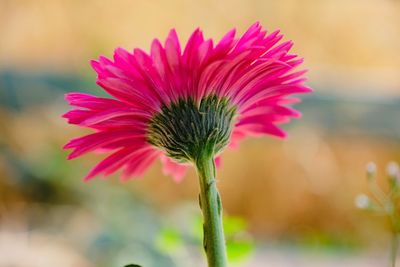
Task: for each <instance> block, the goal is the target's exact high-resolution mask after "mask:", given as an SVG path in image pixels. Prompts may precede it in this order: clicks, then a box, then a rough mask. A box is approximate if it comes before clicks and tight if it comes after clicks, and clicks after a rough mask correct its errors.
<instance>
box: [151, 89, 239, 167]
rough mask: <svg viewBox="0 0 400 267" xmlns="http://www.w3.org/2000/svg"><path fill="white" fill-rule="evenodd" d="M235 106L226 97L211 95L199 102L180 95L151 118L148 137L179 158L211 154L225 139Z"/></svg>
mask: <svg viewBox="0 0 400 267" xmlns="http://www.w3.org/2000/svg"><path fill="white" fill-rule="evenodd" d="M235 113H236V108H235V107H234V106H232V105H231V104H230V103H229V101H228V99H226V98H218V97H217V96H215V95H210V96H207V97H205V98H203V99H202V100H201V101H200V104H197V103H196V102H195V101H194V100H193V99H191V98H189V99H180V100H178V101H177V102H176V103H172V104H170V105H169V106H166V105H165V106H163V107H162V108H161V112H159V113H157V114H156V115H154V116H153V118H152V119H151V120H150V123H149V127H148V129H147V141H148V142H149V143H150V144H152V145H154V146H156V147H158V148H161V149H163V150H164V151H165V152H166V154H167V156H169V157H171V158H173V159H175V160H177V161H179V162H186V161H195V160H196V159H197V157H198V156H199V155H200V154H204V153H208V154H209V156H214V155H216V154H217V153H219V152H220V151H221V150H222V149H223V148H224V147H225V146H226V145H227V144H228V143H229V139H230V135H231V132H232V129H233V121H234V116H235Z"/></svg>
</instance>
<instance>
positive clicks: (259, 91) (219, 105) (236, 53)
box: [64, 23, 310, 180]
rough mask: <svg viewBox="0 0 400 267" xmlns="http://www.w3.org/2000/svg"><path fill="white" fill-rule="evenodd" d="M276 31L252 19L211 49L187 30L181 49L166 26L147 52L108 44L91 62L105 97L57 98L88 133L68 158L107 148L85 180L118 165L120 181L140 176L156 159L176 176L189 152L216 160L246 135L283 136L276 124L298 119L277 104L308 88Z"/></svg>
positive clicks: (74, 142)
mask: <svg viewBox="0 0 400 267" xmlns="http://www.w3.org/2000/svg"><path fill="white" fill-rule="evenodd" d="M282 37H283V36H282V35H281V34H280V33H279V31H275V32H273V33H270V34H267V33H266V31H264V30H263V29H262V27H261V26H260V24H259V23H256V24H254V25H252V26H251V27H250V28H249V29H248V30H247V31H246V32H245V33H244V34H243V36H241V37H240V38H235V30H231V31H229V32H228V33H227V34H226V35H225V36H224V37H223V38H222V39H221V40H220V41H219V42H218V43H217V44H216V45H214V44H213V41H212V40H211V39H207V40H205V39H204V37H203V34H202V32H201V31H200V30H199V29H197V30H195V31H194V32H193V34H192V35H191V37H190V38H189V40H188V42H187V44H186V46H185V47H184V49H183V50H182V49H181V46H180V42H179V40H178V37H177V34H176V31H175V30H171V31H170V33H169V35H168V37H167V39H166V41H165V43H164V45H162V44H161V43H160V41H159V40H158V39H155V40H154V41H153V43H152V45H151V49H150V53H146V52H144V51H143V50H140V49H134V50H133V52H129V51H126V50H124V49H122V48H117V49H116V50H115V52H114V58H113V60H110V59H108V58H106V57H100V58H99V59H98V60H93V61H91V65H92V67H93V68H94V70H95V71H96V72H97V74H98V78H97V84H98V85H100V86H101V87H102V88H103V89H104V90H105V91H106V92H107V93H108V94H110V95H111V96H112V98H102V97H97V96H94V95H89V94H83V93H69V94H67V95H66V99H67V101H68V102H69V103H70V105H72V106H77V107H78V108H77V109H73V110H71V111H69V112H67V113H66V114H64V117H65V118H67V119H68V122H69V123H71V124H76V125H79V126H82V127H88V128H92V129H94V130H95V133H93V134H90V135H86V136H84V137H80V138H77V139H73V140H71V141H70V142H69V143H68V144H66V145H65V148H67V149H73V152H72V153H71V154H70V155H69V157H68V158H69V159H73V158H76V157H78V156H81V155H83V154H85V153H87V152H91V151H109V152H111V155H109V156H108V157H107V158H105V159H104V160H103V161H101V162H100V163H99V164H98V165H97V166H96V167H95V168H94V169H93V170H92V171H91V172H90V173H89V174H88V175H87V176H86V180H88V179H91V178H93V177H94V176H96V175H99V174H103V175H109V174H112V173H114V172H115V171H117V170H119V169H123V174H122V176H121V177H122V179H127V178H129V177H135V176H140V175H142V174H143V172H144V171H145V170H146V169H147V168H148V167H149V166H150V165H151V164H152V163H153V162H154V161H155V160H156V159H158V158H159V159H161V161H162V163H163V166H164V169H163V170H164V173H165V174H170V175H172V176H174V177H175V179H176V180H180V179H181V178H182V177H183V175H184V174H185V172H186V169H187V166H188V164H187V163H189V162H193V161H194V160H196V157H197V156H198V154H199V150H202V149H203V150H204V149H206V148H207V149H211V151H210V153H211V154H212V155H213V156H217V155H218V154H219V153H220V152H221V151H222V150H223V149H224V147H225V146H227V145H230V146H235V145H236V144H237V142H238V141H239V140H241V139H242V138H244V137H246V136H259V135H265V134H266V135H273V136H277V137H282V138H283V137H285V132H284V131H282V130H281V129H280V128H279V127H278V126H277V125H278V124H280V123H284V122H288V121H289V119H290V118H292V117H294V118H296V117H299V116H300V113H299V112H297V111H295V110H294V109H292V108H290V107H288V106H287V104H291V103H294V102H297V101H298V99H296V98H291V95H292V94H296V93H306V92H310V88H308V87H307V86H305V85H304V84H303V82H304V81H305V77H304V76H303V74H304V73H305V70H300V71H294V69H295V68H296V67H297V66H298V65H299V64H301V63H302V61H303V59H301V58H298V57H297V56H296V55H292V54H289V50H290V48H291V47H292V44H293V43H292V42H291V41H286V42H283V43H279V42H280V40H281V39H282ZM210 146H211V147H212V148H209V147H210Z"/></svg>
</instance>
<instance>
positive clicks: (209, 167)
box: [195, 155, 227, 267]
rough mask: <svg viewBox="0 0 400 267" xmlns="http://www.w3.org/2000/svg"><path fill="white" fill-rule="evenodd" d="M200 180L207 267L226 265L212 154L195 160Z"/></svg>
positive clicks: (220, 210) (220, 206)
mask: <svg viewBox="0 0 400 267" xmlns="http://www.w3.org/2000/svg"><path fill="white" fill-rule="evenodd" d="M195 164H196V167H197V173H198V175H199V180H200V189H201V191H200V207H201V209H202V211H203V217H204V224H203V230H204V239H203V245H204V250H205V252H206V254H207V261H208V266H209V267H226V266H227V256H226V246H225V237H224V229H223V225H222V205H221V198H220V196H219V193H218V190H217V185H216V180H215V164H214V160H213V157H212V156H207V155H200V156H199V157H198V158H197V160H196V162H195Z"/></svg>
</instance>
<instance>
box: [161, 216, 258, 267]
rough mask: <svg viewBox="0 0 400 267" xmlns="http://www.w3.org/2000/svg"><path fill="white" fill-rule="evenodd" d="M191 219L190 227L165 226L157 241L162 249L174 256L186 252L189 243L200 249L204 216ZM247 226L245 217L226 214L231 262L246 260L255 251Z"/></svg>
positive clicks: (227, 243)
mask: <svg viewBox="0 0 400 267" xmlns="http://www.w3.org/2000/svg"><path fill="white" fill-rule="evenodd" d="M189 221H190V220H189ZM191 221H192V222H191V227H189V228H188V229H178V228H177V227H176V226H168V227H165V228H163V229H162V230H161V231H160V235H159V238H158V242H157V244H158V247H159V248H160V250H161V251H163V252H165V253H168V254H169V255H172V256H174V255H178V254H182V253H184V251H185V250H187V249H188V244H192V245H193V246H196V247H197V248H198V250H199V251H200V250H201V248H202V242H203V241H202V240H203V221H202V217H201V216H200V215H198V216H194V217H193V218H192V220H191ZM247 228H248V226H247V223H246V221H245V220H244V219H243V218H239V217H234V216H227V215H225V216H224V230H225V238H226V246H227V253H228V260H229V262H230V263H231V264H236V263H237V264H239V263H242V262H244V261H245V260H246V259H248V258H249V256H250V255H251V254H252V252H253V251H254V248H255V245H254V241H253V239H252V237H251V236H250V234H249V233H248V231H247Z"/></svg>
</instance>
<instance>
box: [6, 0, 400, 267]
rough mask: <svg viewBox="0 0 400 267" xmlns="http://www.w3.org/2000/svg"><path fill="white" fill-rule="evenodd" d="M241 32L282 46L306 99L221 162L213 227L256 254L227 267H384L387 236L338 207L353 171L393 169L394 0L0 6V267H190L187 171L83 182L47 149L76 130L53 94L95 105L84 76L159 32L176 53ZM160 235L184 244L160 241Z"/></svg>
mask: <svg viewBox="0 0 400 267" xmlns="http://www.w3.org/2000/svg"><path fill="white" fill-rule="evenodd" d="M255 21H260V22H261V23H262V25H263V26H264V27H265V28H266V29H268V30H269V31H273V30H276V29H281V30H282V32H283V33H284V34H285V38H286V39H292V40H294V42H295V46H294V51H295V53H297V54H299V55H300V56H302V57H304V58H305V65H306V67H307V68H308V69H309V73H308V77H309V81H308V84H309V85H310V86H311V87H313V88H314V89H315V93H313V94H312V95H310V96H306V97H305V98H304V101H303V102H302V103H301V104H298V105H297V108H298V109H299V110H301V111H302V112H303V115H304V116H303V118H301V119H300V120H298V121H295V122H293V123H291V124H290V125H287V126H285V129H286V130H287V131H288V132H289V138H288V139H287V140H284V141H282V140H276V139H274V138H267V137H264V138H260V139H249V140H246V141H244V142H243V143H242V144H241V145H240V147H239V148H238V149H236V150H229V151H226V152H224V154H223V162H222V166H221V168H220V169H219V170H218V177H219V178H218V179H219V181H218V185H219V188H220V190H221V194H222V200H223V203H224V207H225V212H226V213H227V215H229V216H233V217H238V218H242V220H243V221H244V222H246V225H247V229H248V231H249V233H250V235H251V236H252V240H253V241H254V244H255V249H254V251H253V253H252V254H251V255H250V256H249V257H247V258H246V259H245V260H242V261H240V262H239V263H236V265H234V266H273V267H275V266H277V267H278V266H307V267H312V266H337V263H338V259H340V260H341V264H348V265H350V266H383V264H384V263H385V261H386V258H385V257H386V253H387V248H388V246H389V241H388V240H389V231H388V226H387V222H386V221H385V219H384V218H381V217H376V216H370V215H368V214H365V213H363V212H361V211H359V210H357V209H356V208H355V207H354V204H353V203H354V198H355V196H356V195H357V194H358V193H360V192H366V191H367V183H366V180H365V165H366V163H367V162H369V161H375V162H377V165H378V167H379V168H380V171H381V176H382V177H384V168H385V166H386V163H387V162H388V161H393V160H394V161H397V162H399V161H400V142H399V141H400V53H399V48H400V1H397V0H371V1H360V0H346V1H344V0H335V1H334V0H326V1H317V0H303V1H295V0H282V1H263V0H249V1H239V0H231V1H228V0H221V1H212V0H204V1H194V0H171V1H154V0H148V1H134V0H114V1H103V0H86V1H78V0H35V1H33V0H0V267H9V266H21V267H22V266H29V267H30V266H32V267H33V266H35V267H36V266H41V267H44V266H55V265H57V266H74V267H80V266H82V267H83V266H85V267H86V266H116V267H117V266H123V265H124V264H127V263H129V262H138V263H141V264H142V265H143V266H144V267H148V266H150V267H151V266H154V267H160V266H161V267H164V266H165V267H169V266H185V267H186V266H189V264H191V265H192V266H204V262H203V260H202V258H201V257H202V254H201V253H202V252H201V249H200V247H201V246H200V242H199V241H198V240H197V239H196V238H195V237H193V235H194V236H196V234H193V233H192V232H191V230H188V228H190V227H192V226H190V224H192V221H196V218H197V216H199V211H198V208H197V194H198V185H197V178H196V176H195V174H194V171H193V170H191V171H190V172H189V174H188V175H187V177H185V180H184V181H183V182H182V183H180V184H175V183H174V182H173V181H172V180H171V179H170V178H169V177H164V176H163V175H162V174H161V170H160V165H159V164H157V165H156V166H155V167H153V168H152V169H151V170H150V171H149V172H147V174H146V175H145V177H144V178H143V179H139V180H132V181H129V182H127V183H121V182H119V180H118V176H117V175H114V176H113V177H110V179H107V180H102V179H97V180H95V181H91V182H89V183H84V182H82V177H83V176H84V175H85V173H86V172H87V171H88V170H89V169H90V167H91V166H92V165H93V164H94V163H95V162H96V161H98V160H99V159H100V158H99V157H97V156H95V155H89V156H85V157H84V158H81V159H77V160H74V161H72V162H68V161H67V160H66V155H67V152H66V151H62V149H61V147H62V145H63V144H64V143H66V142H67V141H68V140H69V139H70V138H72V137H76V136H79V135H81V134H82V133H83V131H82V130H80V129H76V127H72V126H69V125H67V124H66V122H65V121H64V120H63V119H61V117H60V116H61V114H62V113H63V112H65V111H66V110H67V109H68V107H67V105H66V103H65V102H64V101H63V94H64V93H65V92H69V91H86V92H91V93H95V94H102V92H101V89H100V88H99V87H97V86H96V85H95V74H94V72H93V71H92V70H91V69H90V66H89V64H88V62H89V60H90V59H93V58H97V57H98V56H99V55H105V56H108V57H110V56H112V53H113V50H114V49H115V48H116V47H124V48H126V49H132V48H134V47H141V48H143V49H145V50H148V48H149V46H150V43H151V41H152V39H153V38H155V37H157V38H160V39H163V38H165V36H166V35H167V33H168V31H169V29H171V28H176V29H177V31H178V34H179V37H180V39H181V41H182V42H185V41H186V40H187V38H188V36H189V35H190V34H191V32H192V31H193V29H194V28H196V27H200V28H201V29H202V30H203V31H204V34H205V36H207V37H211V38H214V39H218V38H221V37H222V35H223V34H224V33H225V32H226V31H228V30H229V29H231V28H233V27H236V28H237V29H238V31H239V33H242V32H243V31H244V30H245V29H246V28H247V27H248V26H249V25H251V24H252V23H254V22H255ZM171 227H172V228H174V231H175V230H176V232H177V235H179V236H180V238H181V239H183V240H184V241H183V244H184V245H182V244H180V243H179V242H178V241H177V240H175V241H174V242H172V243H171V244H170V245H168V244H169V243H167V245H165V244H164V243H165V242H164V243H163V242H161V241H160V238H161V239H163V238H164V239H165V237H163V236H162V233H165V229H170V228H171ZM160 236H161V237H160ZM182 236H183V238H182ZM164 239H163V240H164ZM168 240H169V239H168ZM164 241H165V240H164ZM170 241H171V240H170ZM160 242H161V243H162V244H164V245H162V244H161V245H160ZM179 244H180V245H179ZM170 247H173V249H170Z"/></svg>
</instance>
